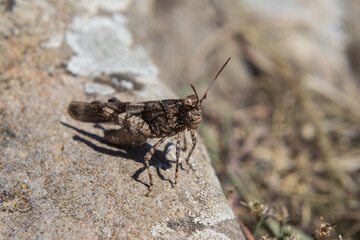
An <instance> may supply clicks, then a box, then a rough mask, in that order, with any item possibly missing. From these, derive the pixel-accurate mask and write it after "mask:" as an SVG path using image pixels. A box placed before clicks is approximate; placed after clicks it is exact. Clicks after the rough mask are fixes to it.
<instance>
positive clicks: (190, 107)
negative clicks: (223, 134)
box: [183, 94, 202, 130]
mask: <svg viewBox="0 0 360 240" xmlns="http://www.w3.org/2000/svg"><path fill="white" fill-rule="evenodd" d="M183 104H184V109H185V111H186V116H185V124H186V127H187V128H188V129H192V130H195V129H197V128H198V127H199V125H200V123H201V120H202V116H201V104H200V102H199V98H198V97H197V96H196V95H195V94H194V95H190V96H187V97H186V98H185V99H184V102H183Z"/></svg>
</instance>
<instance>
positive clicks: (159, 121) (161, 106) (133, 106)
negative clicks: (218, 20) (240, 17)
mask: <svg viewBox="0 0 360 240" xmlns="http://www.w3.org/2000/svg"><path fill="white" fill-rule="evenodd" d="M230 59H231V57H229V58H228V59H227V61H226V62H225V63H224V65H223V66H222V67H221V68H220V70H219V71H218V73H217V74H216V76H215V77H214V79H213V80H212V81H211V83H210V84H209V86H208V88H207V90H206V91H205V93H204V95H203V96H202V98H201V99H199V95H198V94H197V92H196V90H195V87H194V86H193V85H191V88H192V89H193V91H194V94H192V95H190V96H187V97H186V98H184V99H165V100H157V101H147V102H121V101H120V100H118V99H117V98H111V99H109V100H108V102H104V103H102V102H100V101H97V100H96V101H93V102H90V103H89V102H78V101H73V102H71V103H70V104H69V107H68V113H69V115H70V116H71V117H72V118H73V119H75V120H78V121H82V122H90V123H112V124H115V125H118V126H120V129H117V130H106V131H104V138H105V140H106V141H108V142H110V143H113V144H119V145H129V144H136V145H141V144H144V143H145V141H146V140H147V139H148V138H160V140H159V141H158V142H157V143H156V144H155V145H154V146H153V147H152V148H151V149H150V150H149V151H148V152H147V153H146V155H145V157H144V158H145V166H146V169H147V172H148V174H149V180H150V184H149V188H148V192H147V194H146V195H147V196H148V195H149V194H150V192H151V190H152V188H153V179H152V175H151V172H150V164H149V161H150V159H151V157H152V155H153V154H154V152H155V150H156V149H157V148H158V147H159V146H160V145H161V144H162V143H163V142H164V141H165V139H167V138H168V137H172V136H175V135H176V169H175V180H174V184H175V185H176V184H177V182H178V172H179V159H180V134H181V133H182V132H184V133H185V130H188V131H189V132H190V135H191V140H192V143H193V145H192V148H191V149H190V151H189V153H188V156H187V158H186V163H187V164H188V165H189V166H191V165H190V163H189V159H190V156H191V154H192V152H193V151H194V149H195V146H196V143H197V140H196V136H195V130H196V129H197V128H198V127H199V125H200V123H201V120H202V116H201V103H202V101H203V100H204V99H206V96H207V92H208V91H209V89H210V87H211V86H212V84H213V83H214V82H215V80H216V79H217V77H218V76H219V75H220V73H221V72H222V70H223V69H224V68H225V66H226V65H227V63H228V62H229V61H230Z"/></svg>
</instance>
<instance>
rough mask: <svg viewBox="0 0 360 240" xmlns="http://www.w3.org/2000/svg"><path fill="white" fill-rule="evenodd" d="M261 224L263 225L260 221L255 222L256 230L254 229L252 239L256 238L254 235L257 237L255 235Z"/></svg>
mask: <svg viewBox="0 0 360 240" xmlns="http://www.w3.org/2000/svg"><path fill="white" fill-rule="evenodd" d="M262 223H263V221H261V220H260V221H258V222H257V224H256V228H255V230H254V233H253V237H254V238H255V237H256V235H257V233H258V231H259V229H260V227H261V224H262Z"/></svg>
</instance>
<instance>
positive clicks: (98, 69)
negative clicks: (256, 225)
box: [0, 0, 244, 239]
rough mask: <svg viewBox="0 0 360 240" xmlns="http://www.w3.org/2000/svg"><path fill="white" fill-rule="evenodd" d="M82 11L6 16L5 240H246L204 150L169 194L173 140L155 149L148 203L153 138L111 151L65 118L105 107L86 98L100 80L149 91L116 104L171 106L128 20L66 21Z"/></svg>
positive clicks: (19, 5) (0, 131)
mask: <svg viewBox="0 0 360 240" xmlns="http://www.w3.org/2000/svg"><path fill="white" fill-rule="evenodd" d="M64 2H65V1H64ZM83 2H84V1H83ZM92 2H93V5H94V6H95V5H96V6H98V5H101V4H100V3H96V4H95V2H96V1H92ZM99 2H101V1H99ZM106 2H111V1H106ZM124 2H128V1H124ZM54 4H56V5H54ZM125 5H126V4H125ZM79 9H82V8H81V7H80V6H78V5H75V3H74V5H73V4H72V3H69V2H65V3H61V1H60V3H54V2H52V1H49V2H48V1H44V0H43V1H33V3H29V2H26V1H16V4H15V5H14V6H13V7H12V8H11V9H10V10H9V9H5V10H4V13H5V14H4V16H2V18H5V19H6V21H4V22H6V23H8V25H7V26H5V27H4V26H3V27H2V28H1V29H0V31H1V32H0V34H1V35H2V36H4V38H1V40H0V48H1V51H2V52H3V54H2V56H1V58H2V59H1V72H2V74H1V85H0V87H1V88H0V92H1V95H0V118H1V123H0V209H1V211H0V215H1V217H0V219H1V221H0V238H1V239H7V238H15V239H23V238H36V239H56V238H61V239H90V238H110V237H111V238H121V239H151V238H154V239H244V236H243V234H242V231H241V229H240V227H239V225H238V222H237V220H236V219H235V216H234V213H233V212H232V210H231V208H230V206H229V205H228V203H227V201H226V199H225V197H224V195H223V192H222V190H221V186H220V184H219V182H218V180H217V178H216V175H215V173H214V170H213V169H212V167H211V165H210V159H209V156H208V154H207V151H206V149H205V147H204V146H203V144H202V143H201V140H199V143H198V145H197V147H196V148H195V151H194V154H193V155H192V157H191V159H190V162H191V165H192V167H193V168H194V171H192V170H189V171H188V166H186V164H183V165H182V167H181V169H180V173H179V183H178V185H176V186H175V187H172V181H173V178H174V172H175V164H174V163H175V145H174V140H173V139H170V140H168V141H167V142H166V143H165V144H163V146H162V147H161V148H160V149H159V150H158V151H156V153H155V155H154V157H153V158H152V160H151V162H150V165H151V171H152V173H153V178H154V188H153V191H152V193H151V195H150V196H149V197H145V196H144V195H145V193H146V191H147V184H148V183H149V179H148V175H147V173H146V169H145V168H144V162H143V158H144V155H145V153H146V152H147V151H148V150H149V148H150V147H151V145H152V144H154V143H155V142H156V139H155V140H149V141H148V142H147V144H145V145H144V146H140V147H134V148H126V147H119V146H113V145H110V144H107V143H106V142H104V140H103V138H102V134H103V128H104V127H105V126H100V125H92V124H86V123H80V122H76V121H75V120H73V119H71V118H70V116H69V115H68V114H67V106H68V104H69V103H70V102H71V101H72V100H82V101H92V100H94V99H95V98H97V99H99V100H102V101H104V100H106V99H107V98H109V97H107V96H106V97H105V96H100V97H99V95H97V94H96V91H95V94H94V92H91V93H92V94H91V95H90V94H89V93H88V94H86V92H85V89H84V85H85V83H88V82H92V80H91V78H90V77H94V76H98V75H100V74H102V73H105V74H112V73H129V74H132V75H134V76H135V77H134V81H138V82H140V83H142V84H143V85H144V87H143V89H141V90H130V91H125V92H119V91H117V92H116V93H115V94H114V95H113V96H116V97H117V98H119V99H121V100H122V101H143V100H150V99H152V100H153V99H160V98H166V97H174V94H172V93H171V91H169V89H167V88H166V87H165V86H164V84H162V83H161V82H160V81H159V80H158V79H157V68H156V67H155V65H153V64H152V63H151V61H150V60H149V58H148V57H147V54H146V51H145V50H144V49H142V48H141V47H140V46H134V44H133V42H132V39H131V35H129V34H130V33H129V32H128V31H127V30H126V28H125V26H126V21H123V20H124V19H126V18H125V17H124V16H123V15H120V14H118V15H111V16H107V17H104V16H103V17H99V16H94V17H90V16H89V17H76V16H75V17H74V18H73V20H72V21H71V16H73V15H76V14H77V13H78V11H80V10H79ZM60 12H61V13H62V14H61V13H60ZM32 14H33V15H32ZM85 26H87V28H85ZM114 26H115V27H114ZM100 29H101V30H102V31H101V32H100ZM111 31H112V32H111ZM111 33H113V35H111ZM117 34H119V35H117ZM121 34H125V35H127V36H128V38H127V40H126V39H125V38H123V36H124V35H121ZM63 40H65V41H63ZM125 40H126V41H125ZM96 43H98V44H96ZM74 54H75V55H74ZM69 59H70V60H69ZM68 60H69V61H68ZM114 64H115V67H114ZM116 64H117V65H116ZM65 67H66V69H67V70H68V71H66V70H65ZM105 95H106V94H105ZM182 97H184V96H182ZM187 142H188V144H189V143H190V142H191V141H190V139H189V138H188V141H187Z"/></svg>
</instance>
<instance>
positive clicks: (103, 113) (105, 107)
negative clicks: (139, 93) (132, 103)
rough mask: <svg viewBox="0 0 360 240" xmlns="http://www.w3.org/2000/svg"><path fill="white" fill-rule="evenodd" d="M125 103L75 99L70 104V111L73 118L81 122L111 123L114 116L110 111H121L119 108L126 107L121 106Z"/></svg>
mask: <svg viewBox="0 0 360 240" xmlns="http://www.w3.org/2000/svg"><path fill="white" fill-rule="evenodd" d="M124 104H125V103H122V102H107V103H101V102H99V101H94V102H90V103H89V102H78V101H73V102H71V103H70V104H69V107H68V113H69V115H70V116H71V117H72V118H73V119H75V120H78V121H81V122H90V123H111V122H113V118H111V116H110V115H109V111H111V112H116V113H121V112H118V110H120V109H122V108H124V107H122V106H121V105H124Z"/></svg>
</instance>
